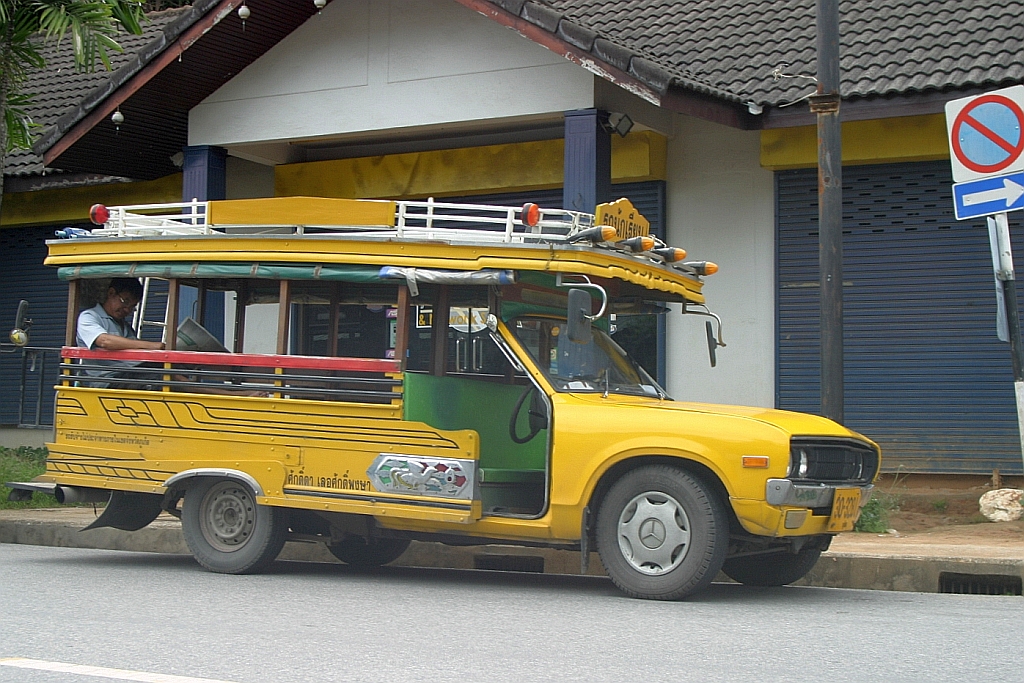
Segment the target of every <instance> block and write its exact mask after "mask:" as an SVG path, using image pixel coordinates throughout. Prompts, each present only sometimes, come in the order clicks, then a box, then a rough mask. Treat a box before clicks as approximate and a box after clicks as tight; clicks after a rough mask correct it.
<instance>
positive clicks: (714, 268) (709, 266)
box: [683, 261, 718, 275]
mask: <svg viewBox="0 0 1024 683" xmlns="http://www.w3.org/2000/svg"><path fill="white" fill-rule="evenodd" d="M683 265H684V266H689V267H690V268H693V269H694V270H695V271H697V275H714V274H715V273H717V272H718V264H717V263H712V262H711V261H687V262H686V263H684V264H683Z"/></svg>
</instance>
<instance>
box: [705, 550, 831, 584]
mask: <svg viewBox="0 0 1024 683" xmlns="http://www.w3.org/2000/svg"><path fill="white" fill-rule="evenodd" d="M819 557H821V550H819V549H818V548H804V549H803V550H801V551H800V552H798V553H796V554H794V553H789V552H778V553H771V554H769V555H747V556H746V557H733V558H730V559H728V560H726V561H725V564H724V565H722V571H723V572H725V575H726V576H728V577H729V578H730V579H732V580H733V581H738V582H740V583H743V584H746V585H748V586H785V585H786V584H790V583H793V582H794V581H799V580H800V579H802V578H804V576H806V575H807V572H809V571H811V569H813V568H814V565H815V564H817V563H818V558H819Z"/></svg>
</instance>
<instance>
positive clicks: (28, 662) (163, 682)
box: [0, 657, 231, 683]
mask: <svg viewBox="0 0 1024 683" xmlns="http://www.w3.org/2000/svg"><path fill="white" fill-rule="evenodd" d="M0 666H13V667H16V668H19V669H38V670H40V671H56V672H57V673H67V674H78V675H79V676H96V677H98V678H113V679H115V680H118V681H142V683H231V682H230V681H220V680H215V679H213V678H195V677H193V676H173V675H171V674H155V673H149V672H147V671H128V670H127V669H108V668H106V667H103V666H86V665H85V664H65V663H64V662H46V661H43V660H41V659H26V658H24V657H6V658H0Z"/></svg>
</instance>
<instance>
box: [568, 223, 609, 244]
mask: <svg viewBox="0 0 1024 683" xmlns="http://www.w3.org/2000/svg"><path fill="white" fill-rule="evenodd" d="M616 237H618V233H617V232H615V228H613V227H612V226H610V225H597V226H594V227H593V228H587V229H586V230H580V231H579V232H578V233H576V234H575V235H573V236H572V237H570V238H569V240H568V241H569V242H582V241H583V240H590V241H591V242H593V243H595V244H597V243H598V242H611V241H612V240H613V239H615V238H616Z"/></svg>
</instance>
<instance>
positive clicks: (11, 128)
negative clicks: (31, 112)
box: [3, 93, 39, 152]
mask: <svg viewBox="0 0 1024 683" xmlns="http://www.w3.org/2000/svg"><path fill="white" fill-rule="evenodd" d="M28 104H30V102H29V96H28V95H26V94H24V93H13V94H10V95H8V96H7V106H5V107H4V112H3V113H4V122H5V123H6V124H7V126H6V128H7V141H6V144H5V145H4V152H10V151H11V150H14V149H28V148H29V147H31V146H32V130H33V129H34V128H38V127H39V124H38V123H33V122H32V119H31V118H30V117H29V116H28V114H26V113H25V107H26V106H27V105H28Z"/></svg>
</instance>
